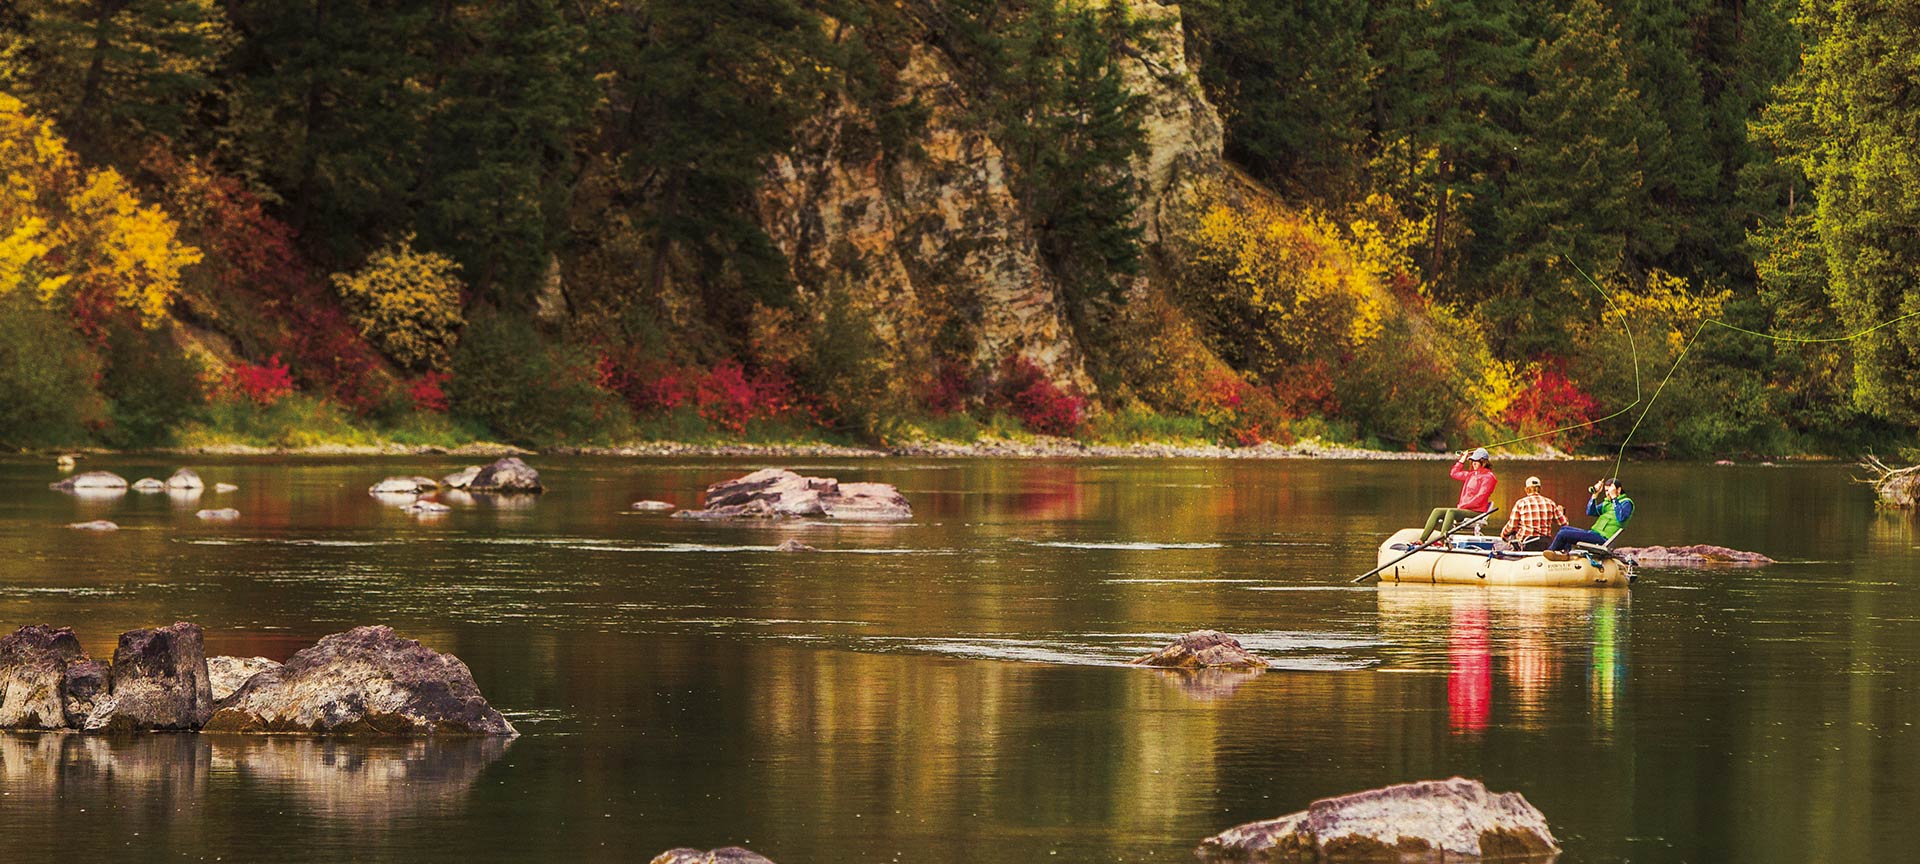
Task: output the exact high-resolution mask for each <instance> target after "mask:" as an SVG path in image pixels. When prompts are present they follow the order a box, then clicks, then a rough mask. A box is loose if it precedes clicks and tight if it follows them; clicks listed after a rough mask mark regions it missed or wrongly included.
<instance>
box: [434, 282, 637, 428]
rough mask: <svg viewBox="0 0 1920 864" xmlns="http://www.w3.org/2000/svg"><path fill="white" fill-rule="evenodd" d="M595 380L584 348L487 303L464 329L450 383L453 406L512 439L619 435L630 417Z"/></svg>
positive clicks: (464, 414) (456, 410)
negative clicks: (552, 341) (555, 340)
mask: <svg viewBox="0 0 1920 864" xmlns="http://www.w3.org/2000/svg"><path fill="white" fill-rule="evenodd" d="M594 380H595V371H594V365H593V361H592V359H591V358H590V357H588V356H587V355H586V353H585V352H583V351H581V350H579V349H577V348H573V347H571V346H566V345H557V346H555V345H548V344H547V342H546V340H545V339H542V338H541V336H540V334H539V333H538V332H537V331H535V330H534V329H533V325H532V324H531V323H530V322H528V321H526V320H524V319H517V318H513V317H510V316H507V315H503V314H500V313H498V312H494V311H492V310H488V309H483V310H482V311H480V312H479V313H478V314H476V315H475V316H474V318H473V319H472V320H471V321H470V322H469V323H468V324H467V328H466V330H465V331H463V332H462V333H461V334H460V342H459V347H457V348H455V349H454V353H453V378H452V379H451V380H449V381H448V382H447V385H446V388H445V389H446V393H447V402H448V405H449V406H450V407H451V408H452V410H453V411H454V412H455V413H457V414H460V415H463V416H466V417H470V418H472V419H474V420H477V421H479V422H481V423H484V424H486V426H487V427H488V428H490V429H492V430H493V431H494V432H496V433H498V434H499V435H500V436H501V437H503V438H505V439H507V440H508V441H512V442H514V443H518V444H550V443H556V442H566V443H587V442H593V441H609V440H617V439H619V438H621V437H623V436H625V435H626V434H627V433H628V432H629V431H630V430H631V428H632V418H631V416H629V414H628V413H627V409H626V407H625V406H624V405H622V404H621V403H620V400H619V399H617V398H615V397H614V396H613V394H610V393H608V392H607V391H605V390H602V389H600V388H599V387H598V386H596V385H595V383H594Z"/></svg>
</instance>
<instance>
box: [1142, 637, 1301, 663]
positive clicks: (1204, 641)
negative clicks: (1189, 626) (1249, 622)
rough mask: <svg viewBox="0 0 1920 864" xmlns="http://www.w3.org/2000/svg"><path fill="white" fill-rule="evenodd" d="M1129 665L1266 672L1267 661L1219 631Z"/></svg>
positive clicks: (1188, 639) (1177, 642) (1176, 642)
mask: <svg viewBox="0 0 1920 864" xmlns="http://www.w3.org/2000/svg"><path fill="white" fill-rule="evenodd" d="M1128 662H1129V663H1131V664H1132V665H1134V666H1160V667H1165V668H1169V669H1221V668H1223V669H1265V668H1267V661H1265V660H1262V659H1260V658H1259V657H1257V656H1255V655H1254V654H1253V652H1251V651H1248V650H1247V649H1245V648H1242V647H1240V640H1238V639H1235V638H1233V637H1232V636H1228V635H1227V634H1225V633H1221V632H1220V631H1218V630H1195V631H1193V632H1192V633H1188V634H1186V635H1184V636H1181V637H1180V638H1178V639H1175V640H1173V644H1171V645H1168V646H1167V647H1165V648H1162V649H1160V650H1158V651H1155V652H1153V653H1152V654H1148V655H1147V656H1145V657H1142V658H1140V659H1138V660H1131V661H1128Z"/></svg>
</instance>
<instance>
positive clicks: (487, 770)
mask: <svg viewBox="0 0 1920 864" xmlns="http://www.w3.org/2000/svg"><path fill="white" fill-rule="evenodd" d="M470 461H471V460H465V461H461V460H451V459H440V458H419V459H405V460H400V459H395V460H385V459H381V460H374V459H358V460H319V459H225V460H220V459H199V458H194V459H190V460H188V461H187V463H186V464H188V465H190V466H191V467H194V468H196V469H197V470H198V471H199V472H200V473H201V475H202V476H203V477H204V478H206V480H207V482H208V483H209V484H211V483H213V482H216V481H219V482H232V483H235V484H238V485H239V487H240V489H239V491H237V492H232V493H227V494H222V495H216V494H213V493H208V494H206V495H204V496H202V497H201V498H200V500H198V501H184V500H182V501H176V500H171V499H169V498H168V497H167V496H166V495H142V494H139V493H129V494H127V495H124V496H119V497H115V498H109V499H98V500H95V499H81V498H75V497H73V496H70V495H66V494H62V493H57V492H52V491H48V490H47V488H46V484H47V483H48V482H50V481H53V480H55V479H58V476H59V475H58V474H56V473H55V471H54V469H53V466H52V464H51V460H32V461H26V460H11V461H4V462H0V490H4V492H3V493H0V626H4V627H5V628H6V629H7V630H11V629H12V628H14V627H17V626H20V625H23V624H30V623H41V622H46V623H53V624H65V625H71V626H73V627H74V628H75V629H76V630H77V631H78V632H79V634H80V635H81V638H82V640H83V641H84V642H85V643H86V645H87V647H88V649H89V650H90V651H91V652H92V653H93V654H94V656H96V657H99V658H102V659H104V658H106V657H108V656H110V655H111V653H112V650H113V645H114V641H115V638H116V637H117V635H118V634H119V633H120V632H121V631H123V630H126V629H130V628H134V627H141V626H150V625H155V624H164V623H170V622H172V621H175V620H189V621H194V622H197V623H199V624H201V625H202V626H203V627H205V628H206V632H207V643H208V653H209V654H239V655H248V656H250V655H264V656H267V657H271V658H274V659H285V658H286V656H287V655H289V654H291V653H292V652H294V651H297V650H299V649H300V648H302V647H305V646H306V645H308V644H311V643H312V642H313V641H314V640H315V639H316V638H318V637H319V636H322V635H325V634H327V633H332V632H338V631H340V630H344V629H347V628H348V627H350V626H354V625H359V624H369V623H385V624H390V625H392V626H393V627H394V628H395V629H397V630H399V631H400V632H401V633H402V634H403V635H407V636H410V637H413V638H417V639H420V640H421V641H423V642H424V643H426V644H427V645H429V646H430V647H433V648H436V649H438V650H442V651H450V652H452V653H454V654H456V655H458V656H459V657H461V658H462V659H464V660H465V661H466V662H467V664H468V665H469V666H470V667H472V669H473V673H474V677H475V678H476V680H477V681H478V683H479V685H480V688H481V691H482V692H483V693H485V694H486V696H487V697H488V698H489V700H491V701H492V703H493V704H494V705H495V707H497V708H499V709H501V710H502V711H503V712H504V713H506V714H507V716H508V717H509V718H510V719H511V720H512V721H513V722H514V723H515V724H516V725H517V726H518V727H519V729H520V731H521V732H522V736H521V737H520V738H518V739H516V740H514V741H512V742H511V743H502V742H472V741H467V742H409V743H401V744H368V743H360V742H354V741H344V740H307V739H281V738H273V739H266V738H246V737H237V736H211V735H209V736H192V735H148V736H140V737H133V738H115V739H106V738H90V737H81V736H61V735H21V734H0V860H4V861H15V860H52V858H53V857H54V856H55V855H58V856H59V857H60V858H62V859H64V860H109V859H110V860H117V861H177V860H188V861H214V860H226V861H249V860H275V861H289V862H292V861H315V862H320V861H346V860H354V861H396V862H427V861H534V860H551V861H608V862H612V861H623V862H624V861H645V860H647V858H649V857H650V856H651V855H652V854H653V853H655V852H658V851H661V850H664V849H667V848H669V847H673V846H682V845H691V846H698V847H700V848H708V847H712V846H718V845H727V844H745V845H748V846H749V847H751V848H753V849H755V850H758V851H760V852H761V853H763V854H765V855H768V856H770V857H771V858H773V859H774V860H775V861H777V862H780V864H809V862H811V864H838V862H884V861H902V862H927V864H948V862H951V864H960V862H1028V861H1036V862H1037V861H1071V862H1118V861H1190V860H1192V858H1191V849H1192V848H1193V847H1194V845H1196V844H1197V843H1198V842H1199V841H1200V840H1201V839H1202V838H1204V837H1206V836H1208V835H1210V834H1213V833H1215V832H1217V831H1219V830H1222V829H1224V828H1227V827H1230V826H1232V825H1235V824H1238V823H1241V822H1245V821H1249V820H1254V819H1261V818H1267V817H1272V816H1277V815H1280V814H1283V813H1287V812H1291V811H1293V810H1297V809H1299V808H1301V807H1303V806H1304V805H1306V804H1307V803H1308V802H1309V801H1311V800H1312V799H1314V798H1317V797H1321V796H1326V795H1332V794H1338V793H1342V792H1349V791H1357V790H1361V789H1365V788H1369V787H1373V786H1379V785H1384V784H1388V783H1394V782H1400V781H1407V780H1415V779H1423V778H1436V777H1447V776H1451V775H1456V774H1457V775H1465V776H1471V777H1481V778H1484V779H1485V780H1486V781H1487V783H1488V785H1489V786H1490V787H1492V788H1494V789H1496V790H1501V791H1506V790H1518V791H1520V792H1523V793H1524V794H1525V795H1526V796H1527V798H1528V799H1530V800H1531V801H1532V802H1533V803H1534V804H1536V805H1537V806H1538V807H1540V809H1541V810H1542V811H1544V812H1545V813H1546V815H1547V818H1548V820H1549V822H1550V823H1551V824H1552V825H1553V827H1554V829H1555V831H1556V832H1557V833H1558V835H1559V836H1560V838H1561V840H1562V842H1563V844H1564V845H1565V846H1566V849H1567V854H1566V855H1565V856H1563V857H1562V859H1561V860H1562V861H1564V862H1612V861H1629V860H1631V861H1634V862H1686V861H1692V862H1721V861H1740V862H1782V864H1786V862H1794V864H1799V862H1806V861H1852V862H1893V861H1905V860H1909V858H1908V856H1909V855H1911V850H1912V849H1913V848H1915V847H1916V845H1920V843H1916V841H1920V820H1916V819H1914V818H1913V816H1912V814H1913V813H1914V812H1916V810H1920V732H1917V731H1916V730H1915V728H1914V722H1915V721H1916V720H1920V599H1916V597H1915V595H1914V593H1913V592H1912V590H1911V589H1910V584H1911V583H1912V581H1913V578H1914V576H1915V574H1916V573H1920V552H1916V545H1917V544H1920V539H1917V536H1916V530H1915V524H1916V523H1915V522H1914V521H1913V517H1909V516H1908V515H1906V514H1898V513H1883V512H1876V510H1875V508H1874V506H1873V503H1872V495H1871V493H1870V492H1869V491H1868V490H1867V489H1866V488H1864V487H1861V486H1858V485H1855V484H1852V483H1850V482H1849V477H1848V473H1849V472H1848V469H1847V468H1846V467H1845V466H1839V465H1831V464H1828V465H1790V466H1780V467H1771V466H1759V465H1754V466H1733V467H1727V466H1711V465H1701V464H1678V463H1656V464H1630V465H1629V466H1627V471H1626V473H1625V475H1624V477H1623V480H1624V481H1625V482H1626V484H1627V487H1628V492H1629V494H1631V495H1632V496H1633V497H1634V499H1635V500H1636V502H1637V503H1638V509H1637V511H1636V515H1635V518H1634V520H1633V522H1632V523H1631V524H1630V526H1629V527H1628V529H1627V534H1626V535H1624V536H1623V538H1622V541H1621V545H1628V546H1631V545H1646V544H1654V543H1664V544H1679V543H1715V544H1720V545H1726V546H1733V547H1736V548H1743V549H1753V550H1757V551H1760V552H1764V553H1767V554H1769V555H1772V556H1773V557H1775V558H1777V559H1780V560H1781V561H1782V562H1784V563H1781V564H1779V565H1776V566H1773V567H1768V568H1765V569H1762V570H1710V571H1690V570H1645V571H1643V572H1642V574H1641V579H1640V582H1639V584H1638V585H1636V586H1635V587H1634V588H1633V590H1632V592H1631V595H1630V596H1629V595H1628V594H1627V593H1625V592H1541V591H1534V592H1527V591H1524V590H1516V591H1504V592H1503V591H1487V590H1482V589H1476V588H1466V589H1462V590H1454V589H1439V590H1436V589H1431V588H1429V589H1425V590H1422V589H1417V588H1411V587H1386V588H1375V587H1372V586H1360V587H1354V586H1349V585H1348V584H1347V580H1348V578H1350V577H1351V576H1352V575H1354V574H1357V573H1360V572H1362V571H1365V570H1367V569H1369V568H1370V567H1371V566H1372V563H1373V560H1374V550H1375V548H1376V547H1377V545H1378V543H1379V542H1380V539H1381V538H1382V537H1383V536H1384V535H1385V534H1386V533H1388V532H1389V531H1391V530H1392V529H1394V528H1396V527H1400V526H1405V525H1415V524H1418V523H1419V521H1420V520H1421V519H1422V518H1424V515H1425V513H1426V510H1427V509H1428V508H1429V507H1431V506H1433V505H1435V504H1439V503H1448V502H1450V501H1451V499H1452V496H1453V494H1454V491H1455V490H1456V489H1457V486H1456V485H1455V484H1454V483H1453V482H1452V481H1450V480H1449V479H1448V478H1447V477H1446V466H1444V465H1442V464H1439V463H1433V462H1345V461H1304V460H1303V461H1218V462H1214V461H1207V462H1202V461H1191V462H1189V461H1017V460H1006V461H989V460H857V459H852V460H839V461H832V460H825V461H818V460H816V461H804V460H796V464H794V465H792V466H791V467H794V468H796V469H799V470H802V471H804V472H806V473H812V474H822V475H828V476H837V477H839V478H841V479H843V480H878V481H884V482H889V483H894V484H897V485H898V486H899V487H900V489H901V490H902V492H904V493H905V494H906V496H907V497H908V499H909V500H910V501H911V502H912V503H913V505H914V508H915V518H914V520H913V521H912V522H911V523H910V524H905V525H898V526H880V525H835V524H821V523H813V522H809V523H803V524H752V525H733V524H703V523H696V522H690V521H685V520H674V519H669V518H666V517H664V516H659V515H643V514H638V513H634V512H632V511H630V510H629V509H628V505H629V503H630V502H632V501H635V500H638V499H642V498H664V499H666V500H668V501H672V502H675V503H679V504H688V503H693V502H696V501H697V499H698V495H699V492H700V490H701V489H703V488H704V487H705V486H706V484H708V483H712V482H715V481H718V480H722V479H726V478H728V477H732V476H737V475H739V474H742V473H745V472H746V471H747V470H750V469H751V468H753V467H757V466H756V465H755V464H753V463H747V462H741V461H736V460H726V459H687V460H676V461H644V460H642V461H635V460H615V459H591V458H568V459H561V458H536V459H533V460H531V461H532V462H533V463H534V464H535V466H536V467H538V468H539V469H540V470H541V473H542V477H543V479H544V480H545V482H546V483H547V485H548V486H549V487H550V489H551V490H552V491H550V492H549V493H548V494H546V495H543V496H539V497H538V498H522V499H504V500H500V501H485V500H481V501H472V502H459V503H456V504H455V507H454V510H453V512H451V513H450V514H447V515H446V516H444V517H442V518H437V519H429V520H421V519H418V518H415V517H411V516H408V515H406V514H404V513H402V512H400V511H399V510H397V509H396V508H394V507H392V506H390V505H388V504H383V503H381V502H379V501H376V500H374V499H373V498H372V497H370V496H368V495H367V493H366V491H365V490H366V487H367V486H368V485H369V484H371V483H373V482H374V481H376V480H378V479H380V478H381V477H383V476H386V475H388V474H400V473H409V474H410V473H429V474H433V475H435V476H438V475H439V474H442V473H446V472H449V471H451V470H453V469H454V468H457V467H458V466H459V465H461V464H466V463H467V462H470ZM177 464H178V463H177V462H176V461H172V460H163V459H154V458H144V459H143V458H132V457H125V458H120V457H116V458H106V457H96V458H92V459H88V460H86V461H85V462H84V463H83V468H86V469H107V470H113V471H115V472H118V473H121V474H123V475H125V476H127V477H128V479H129V480H131V479H136V478H138V477H141V476H156V477H161V478H164V477H166V476H167V474H168V473H170V472H171V471H172V469H173V468H174V467H176V465H177ZM1494 467H1495V469H1496V470H1497V471H1498V472H1499V474H1500V480H1501V486H1502V489H1501V492H1500V494H1499V495H1497V496H1496V501H1500V502H1506V501H1508V500H1510V498H1511V493H1512V492H1513V491H1514V490H1516V489H1517V488H1518V487H1519V485H1520V483H1519V481H1520V480H1521V479H1522V478H1523V477H1525V476H1526V475H1527V474H1538V475H1540V476H1541V477H1542V478H1544V479H1545V481H1546V486H1547V490H1548V492H1549V494H1555V495H1556V497H1559V498H1560V499H1561V500H1562V501H1563V502H1565V503H1567V504H1568V509H1569V511H1570V512H1574V511H1576V510H1577V505H1578V503H1579V502H1580V501H1582V500H1584V493H1582V492H1580V491H1579V490H1583V489H1584V488H1585V487H1586V486H1587V485H1588V484H1589V483H1590V482H1592V480H1593V479H1595V478H1596V477H1598V476H1599V474H1600V472H1602V471H1603V470H1605V469H1606V468H1607V467H1608V466H1605V465H1600V464H1598V463H1565V462H1561V463H1520V462H1500V463H1496V464H1495V466H1494ZM1576 496H1578V499H1579V500H1575V499H1576ZM224 506H232V507H236V508H238V509H239V510H240V511H241V513H242V518H241V519H240V520H239V521H238V522H234V523H227V524H212V523H203V522H201V521H199V520H197V519H195V518H194V516H193V511H194V510H195V509H198V508H200V507H224ZM96 518H106V519H111V520H113V521H115V522H118V523H119V524H120V525H121V526H122V530H120V531H118V532H113V533H104V534H93V533H87V532H78V531H71V530H68V529H66V528H65V527H63V526H64V525H65V524H66V523H69V522H75V521H80V520H85V519H96ZM1576 521H1578V522H1580V523H1581V524H1584V523H1585V520H1584V519H1578V520H1576ZM788 538H799V539H801V540H802V541H804V542H806V543H808V544H810V545H813V546H816V547H819V548H820V549H821V550H822V551H820V552H818V553H811V554H790V553H776V552H774V551H773V547H774V546H776V545H778V544H779V543H780V542H782V541H783V540H786V539H788ZM1203 627H1210V628H1215V629H1220V630H1224V631H1227V632H1229V633H1233V634H1235V635H1238V636H1239V637H1241V639H1242V640H1243V642H1244V643H1245V644H1247V645H1248V646H1249V647H1250V648H1252V649H1253V650H1254V651H1256V652H1257V653H1260V654H1262V655H1264V656H1266V657H1268V658H1270V659H1272V660H1274V661H1275V664H1276V666H1275V668H1274V669H1273V670H1272V671H1269V672H1266V673H1262V674H1251V675H1246V674H1212V675H1197V676H1196V675H1182V674H1178V673H1171V672H1163V671H1158V670H1147V669H1138V668H1127V667H1123V666H1121V665H1119V664H1121V663H1122V662H1123V661H1124V660H1125V659H1127V658H1129V657H1132V656H1135V655H1138V654H1141V653H1145V652H1146V651H1148V650H1150V649H1152V648H1155V647H1158V646H1159V645H1160V644H1163V643H1164V642H1165V641H1167V639H1168V638H1170V637H1171V636H1172V635H1174V634H1177V633H1180V632H1184V631H1186V630H1191V629H1198V628H1203Z"/></svg>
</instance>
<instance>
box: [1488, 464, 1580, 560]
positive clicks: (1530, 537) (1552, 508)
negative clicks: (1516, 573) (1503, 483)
mask: <svg viewBox="0 0 1920 864" xmlns="http://www.w3.org/2000/svg"><path fill="white" fill-rule="evenodd" d="M1512 512H1513V515H1511V516H1508V517H1507V525H1506V527H1505V528H1502V529H1500V539H1502V540H1505V541H1507V542H1508V543H1512V544H1513V548H1515V549H1518V550H1520V551H1522V552H1538V551H1540V550H1542V549H1545V548H1547V542H1548V541H1549V540H1551V539H1553V533H1554V532H1555V531H1558V530H1560V526H1562V525H1565V524H1567V511H1566V508H1564V507H1561V506H1560V505H1559V504H1556V503H1554V500H1553V499H1552V498H1548V497H1547V496H1545V495H1542V494H1540V478H1538V477H1528V478H1527V494H1525V495H1523V496H1521V498H1520V500H1518V501H1515V502H1513V511H1512Z"/></svg>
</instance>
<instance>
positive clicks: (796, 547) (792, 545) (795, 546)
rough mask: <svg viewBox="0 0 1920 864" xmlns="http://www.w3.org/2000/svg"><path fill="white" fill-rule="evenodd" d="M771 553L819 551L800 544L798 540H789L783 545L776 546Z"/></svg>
mask: <svg viewBox="0 0 1920 864" xmlns="http://www.w3.org/2000/svg"><path fill="white" fill-rule="evenodd" d="M773 551H775V552H818V551H820V550H818V549H815V548H813V547H812V546H808V545H807V544H805V543H802V542H800V541H799V539H798V538H795V539H790V540H788V541H787V542H785V543H782V544H780V545H778V546H775V547H773Z"/></svg>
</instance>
